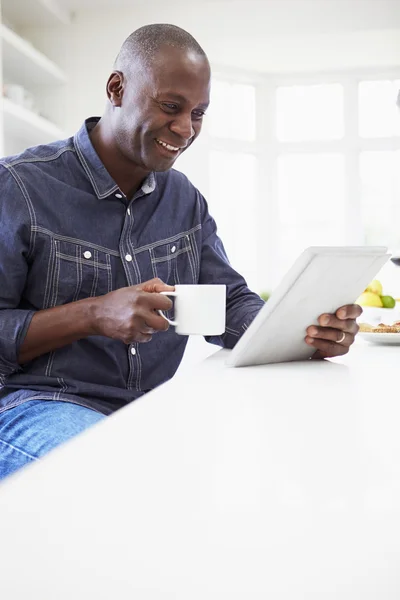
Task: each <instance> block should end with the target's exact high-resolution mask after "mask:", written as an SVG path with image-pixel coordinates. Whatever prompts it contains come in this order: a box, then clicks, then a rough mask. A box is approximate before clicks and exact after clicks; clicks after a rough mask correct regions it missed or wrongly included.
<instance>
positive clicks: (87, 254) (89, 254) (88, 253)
mask: <svg viewBox="0 0 400 600" xmlns="http://www.w3.org/2000/svg"><path fill="white" fill-rule="evenodd" d="M83 256H84V257H85V258H92V253H91V252H89V250H86V252H84V253H83Z"/></svg>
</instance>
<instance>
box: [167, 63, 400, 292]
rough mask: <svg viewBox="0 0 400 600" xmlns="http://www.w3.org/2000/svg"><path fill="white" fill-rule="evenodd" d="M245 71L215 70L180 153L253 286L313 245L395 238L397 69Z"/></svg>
mask: <svg viewBox="0 0 400 600" xmlns="http://www.w3.org/2000/svg"><path fill="white" fill-rule="evenodd" d="M248 81H249V74H247V80H246V82H244V81H243V80H240V77H239V76H238V78H237V80H236V81H235V80H232V74H230V75H229V77H227V78H226V80H224V78H223V77H222V76H219V77H218V78H217V79H216V80H214V81H213V87H212V96H211V98H212V101H211V106H210V109H209V110H208V114H207V116H206V117H205V121H204V132H203V134H202V136H201V141H198V142H196V145H195V149H190V150H189V152H188V153H187V154H185V155H184V157H183V158H182V159H180V164H181V165H182V167H183V168H184V169H185V171H186V172H187V173H188V175H189V176H190V178H191V179H192V180H193V183H195V185H197V186H198V187H199V189H200V191H201V192H202V193H203V194H204V195H205V196H206V198H207V199H208V201H209V204H210V212H211V214H212V215H213V216H214V217H215V219H216V221H217V225H218V229H219V233H220V236H221V238H222V241H223V242H224V245H225V247H226V251H227V253H228V257H229V259H230V261H231V263H232V266H233V267H234V268H236V269H237V270H238V271H240V272H241V273H243V275H244V276H245V277H246V278H247V280H248V283H249V285H250V287H252V288H253V289H254V290H255V291H260V288H259V287H258V286H257V284H258V282H262V288H263V289H270V290H271V289H273V288H274V287H275V285H277V284H278V283H279V281H280V280H281V279H282V277H283V276H284V274H285V271H286V270H287V269H288V268H289V267H290V265H291V263H292V262H293V261H294V260H295V259H296V257H297V256H298V254H299V253H300V252H301V251H302V250H303V249H304V248H305V247H306V246H309V245H337V244H339V245H340V244H347V245H361V244H379V245H387V246H389V248H390V249H393V250H395V249H396V250H397V249H399V248H400V110H399V109H398V108H397V107H396V98H397V95H398V93H399V90H400V69H397V70H393V71H392V72H388V73H383V72H382V73H380V74H379V76H378V75H377V73H376V72H375V73H371V75H367V76H366V75H365V72H364V73H363V74H360V73H357V72H356V71H354V72H350V71H347V72H343V73H330V74H328V73H326V74H302V75H298V76H293V77H292V76H284V77H283V76H282V77H272V76H264V77H263V76H257V83H254V84H250V83H248ZM178 168H179V166H178ZM258 252H262V253H263V256H262V257H258ZM257 258H259V260H260V262H259V265H258V267H257ZM388 268H389V267H388ZM399 272H400V269H397V270H396V277H397V279H398V280H399V290H398V296H399V297H400V277H399V275H398V273H399ZM388 293H390V291H389V292H388ZM396 293H397V292H396Z"/></svg>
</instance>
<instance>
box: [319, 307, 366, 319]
mask: <svg viewBox="0 0 400 600" xmlns="http://www.w3.org/2000/svg"><path fill="white" fill-rule="evenodd" d="M361 314H362V308H361V306H358V304H347V305H346V306H342V307H341V308H338V310H337V311H336V317H337V318H338V319H340V320H342V321H343V320H346V319H358V317H359V316H360V315H361ZM325 316H330V315H325Z"/></svg>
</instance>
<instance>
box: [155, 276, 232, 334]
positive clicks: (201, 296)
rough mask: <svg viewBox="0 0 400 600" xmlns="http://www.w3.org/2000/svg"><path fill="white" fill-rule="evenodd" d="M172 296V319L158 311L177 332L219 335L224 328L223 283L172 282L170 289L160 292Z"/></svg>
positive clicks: (224, 289) (224, 304) (224, 300)
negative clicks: (173, 307) (172, 290)
mask: <svg viewBox="0 0 400 600" xmlns="http://www.w3.org/2000/svg"><path fill="white" fill-rule="evenodd" d="M161 294H163V295H164V296H173V297H175V309H174V312H175V319H174V320H171V319H168V318H167V317H166V316H165V315H164V313H163V312H162V310H159V311H158V312H159V314H160V315H161V316H162V317H163V318H164V319H165V320H166V321H168V323H169V324H170V325H173V326H174V327H176V333H179V334H180V335H221V334H222V333H224V332H225V319H226V317H225V313H226V285H221V284H215V285H194V284H193V285H176V286H175V291H174V292H161Z"/></svg>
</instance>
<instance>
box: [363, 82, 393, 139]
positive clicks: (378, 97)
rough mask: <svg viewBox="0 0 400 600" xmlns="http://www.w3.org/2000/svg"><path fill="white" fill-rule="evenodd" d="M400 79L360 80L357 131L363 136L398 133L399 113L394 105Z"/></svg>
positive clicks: (381, 135)
mask: <svg viewBox="0 0 400 600" xmlns="http://www.w3.org/2000/svg"><path fill="white" fill-rule="evenodd" d="M399 88H400V79H398V80H396V81H362V82H361V83H360V84H359V89H358V92H359V131H360V136H361V137H363V138H379V137H393V136H395V135H400V114H399V109H398V108H397V106H396V100H397V94H398V92H399Z"/></svg>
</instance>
